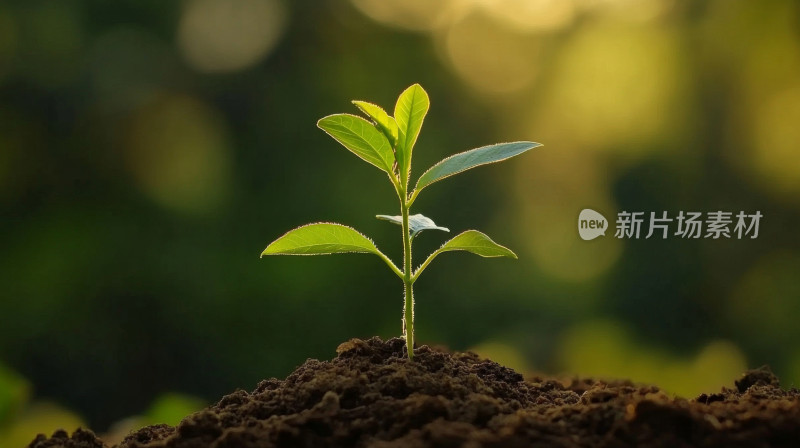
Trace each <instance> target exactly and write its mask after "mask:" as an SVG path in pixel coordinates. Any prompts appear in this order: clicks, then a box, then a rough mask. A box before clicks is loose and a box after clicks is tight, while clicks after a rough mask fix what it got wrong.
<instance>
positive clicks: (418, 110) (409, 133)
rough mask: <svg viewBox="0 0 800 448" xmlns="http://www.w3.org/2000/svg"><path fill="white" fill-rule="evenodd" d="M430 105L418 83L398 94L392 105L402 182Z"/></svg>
mask: <svg viewBox="0 0 800 448" xmlns="http://www.w3.org/2000/svg"><path fill="white" fill-rule="evenodd" d="M430 105H431V102H430V99H429V98H428V93H427V92H425V89H423V88H422V86H420V85H419V84H414V85H413V86H411V87H409V88H407V89H406V90H404V91H403V93H401V94H400V97H399V98H398V99H397V104H396V105H395V106H394V119H395V121H396V122H397V129H398V140H397V160H398V163H399V164H400V177H401V179H402V181H403V182H406V181H407V180H408V176H409V173H410V172H411V153H412V151H413V150H414V144H415V143H416V142H417V136H419V130H420V128H422V122H423V121H424V120H425V115H426V114H427V113H428V108H429V107H430ZM404 185H405V184H404Z"/></svg>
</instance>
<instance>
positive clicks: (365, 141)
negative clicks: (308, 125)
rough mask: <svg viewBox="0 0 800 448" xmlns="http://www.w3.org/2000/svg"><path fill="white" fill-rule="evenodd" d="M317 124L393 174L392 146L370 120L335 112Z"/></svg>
mask: <svg viewBox="0 0 800 448" xmlns="http://www.w3.org/2000/svg"><path fill="white" fill-rule="evenodd" d="M317 126H319V128H320V129H322V130H323V131H325V132H327V133H328V135H330V136H331V137H333V138H334V139H336V141H338V142H339V143H341V144H342V145H343V146H344V147H345V148H347V149H349V150H350V151H351V152H352V153H353V154H355V155H357V156H358V157H361V158H362V159H364V160H365V161H367V162H369V163H371V164H373V165H375V166H377V167H378V168H380V169H382V170H383V171H385V172H387V173H390V174H391V172H392V165H393V164H394V153H393V152H392V147H391V145H390V144H389V140H388V139H387V138H386V136H385V135H383V133H381V131H379V130H378V129H376V128H375V126H373V125H372V123H370V122H369V121H367V120H365V119H363V118H361V117H356V116H355V115H350V114H335V115H329V116H327V117H325V118H322V119H321V120H319V121H318V122H317Z"/></svg>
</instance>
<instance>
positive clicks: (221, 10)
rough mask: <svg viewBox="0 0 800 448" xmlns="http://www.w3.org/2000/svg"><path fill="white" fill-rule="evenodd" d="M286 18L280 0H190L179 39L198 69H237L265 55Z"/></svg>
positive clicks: (186, 7) (184, 12)
mask: <svg viewBox="0 0 800 448" xmlns="http://www.w3.org/2000/svg"><path fill="white" fill-rule="evenodd" d="M286 21H287V13H286V9H285V8H284V6H283V4H282V3H281V2H280V0H229V1H224V2H219V1H215V0H190V1H187V2H185V7H184V11H183V15H182V17H181V22H180V25H179V27H178V43H179V45H180V48H181V51H182V52H183V55H184V56H185V57H186V60H187V62H189V64H191V66H192V67H194V68H195V69H197V70H199V71H201V72H209V73H223V72H234V71H238V70H241V69H244V68H247V67H249V66H251V65H253V64H255V63H257V62H259V61H260V60H261V59H263V58H264V57H265V56H266V55H267V54H268V53H269V52H270V51H271V50H272V49H273V48H274V47H275V45H276V44H277V42H278V39H279V38H280V36H281V34H283V31H284V28H285V26H286Z"/></svg>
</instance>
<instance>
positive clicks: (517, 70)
mask: <svg viewBox="0 0 800 448" xmlns="http://www.w3.org/2000/svg"><path fill="white" fill-rule="evenodd" d="M414 82H419V83H421V84H422V85H423V86H424V87H425V89H426V90H427V91H428V93H429V94H430V97H431V101H432V105H431V110H430V113H429V115H428V117H427V119H426V121H425V126H424V127H423V130H422V133H421V137H420V139H419V141H418V144H417V146H416V150H415V153H414V155H415V168H414V173H416V175H419V173H421V172H422V171H423V170H424V169H425V168H427V167H428V166H430V165H431V164H433V163H435V162H436V161H438V160H439V159H441V158H443V157H445V156H447V155H450V154H452V153H454V152H458V151H463V150H466V149H469V148H472V147H476V146H481V145H485V144H489V143H495V142H498V141H513V140H533V141H538V142H542V143H544V144H545V146H544V147H543V148H541V149H537V150H534V151H533V152H531V153H530V154H526V155H524V156H522V157H520V158H518V159H515V160H514V161H512V162H510V163H507V164H500V165H496V166H491V167H487V168H481V169H480V170H475V171H472V172H470V173H468V174H465V175H463V176H459V177H456V178H454V179H451V180H447V181H446V182H442V183H441V184H437V185H436V186H435V187H433V188H430V189H429V190H426V194H424V195H422V196H421V197H420V199H419V200H418V201H417V203H416V204H415V208H416V212H419V213H424V214H426V215H428V216H430V217H432V218H433V219H434V220H435V221H436V222H437V223H438V224H440V225H443V226H447V227H450V228H451V229H452V230H454V231H461V230H464V229H467V228H476V229H479V230H482V231H485V232H487V233H488V234H489V235H492V237H494V238H495V239H496V240H497V241H498V242H500V243H502V244H505V245H508V246H509V247H511V248H513V249H514V250H515V251H516V252H517V254H518V255H519V260H518V261H512V260H504V259H498V260H485V259H480V258H479V257H474V256H470V255H466V254H452V255H445V256H443V257H441V258H440V259H438V260H437V263H436V264H434V265H433V266H432V267H431V268H430V269H429V270H428V271H427V273H426V275H425V276H423V277H422V279H421V280H420V281H419V282H418V283H417V288H416V289H417V290H416V292H417V294H416V295H417V309H416V311H417V313H416V315H417V337H418V339H419V340H420V342H421V343H436V344H445V345H448V346H449V347H451V348H452V349H458V350H464V349H474V350H476V351H478V352H479V353H482V354H484V355H487V356H491V357H492V358H493V359H495V360H497V361H500V362H503V363H506V364H508V365H511V366H513V367H516V368H519V369H521V370H522V371H525V372H534V371H543V372H550V373H577V374H583V375H599V376H612V377H626V378H632V379H634V380H637V381H644V382H654V383H657V384H660V385H662V386H663V387H664V388H665V389H667V390H668V391H671V392H674V393H677V394H681V395H685V396H693V395H694V394H697V393H699V392H701V391H716V390H718V389H719V387H721V386H723V385H730V384H731V383H732V381H733V379H734V378H735V377H736V376H737V375H738V374H740V373H741V372H742V371H743V370H744V369H745V368H747V367H749V366H750V367H752V366H758V365H761V364H764V363H769V364H770V365H771V366H772V367H773V368H774V370H775V371H776V372H778V374H779V375H780V376H781V378H782V380H783V383H784V385H786V386H792V385H796V384H797V383H798V382H800V325H798V324H797V322H798V317H800V282H799V281H798V274H799V273H800V239H798V237H797V232H798V228H800V172H799V171H800V152H799V151H798V150H800V147H798V142H800V4H798V2H796V1H793V0H784V1H777V0H775V1H760V2H754V1H747V0H716V1H698V2H695V1H678V0H491V1H488V0H442V1H435V2H432V1H429V0H352V1H344V0H342V1H339V0H325V1H292V2H290V1H287V0H227V1H215V0H186V1H179V2H165V1H160V0H127V1H121V0H120V1H115V2H107V1H101V0H93V1H89V0H87V1H77V0H51V1H4V2H3V3H2V4H1V5H0V204H2V219H0V250H2V257H0V285H1V286H0V288H1V289H0V291H1V292H2V297H0V445H2V446H18V445H22V444H24V443H27V441H29V440H30V439H31V438H32V437H33V434H35V433H36V432H39V431H42V432H50V431H52V430H53V429H54V428H55V427H58V426H65V427H67V428H68V429H73V427H74V426H76V425H78V424H86V425H89V426H91V427H92V428H94V429H96V430H98V431H100V432H105V431H111V432H112V433H113V432H115V431H116V433H117V434H120V433H121V434H124V432H125V431H127V430H128V429H130V428H133V427H136V426H140V425H142V424H146V423H150V422H158V421H167V422H171V423H175V422H177V421H178V420H179V418H180V417H181V416H183V415H185V414H186V413H187V412H189V411H190V410H192V409H196V408H197V407H199V406H202V403H203V402H213V401H214V400H216V399H217V398H218V397H220V396H221V395H222V394H224V393H227V392H230V391H232V390H233V389H234V388H237V387H240V388H245V389H252V388H253V387H254V386H255V384H256V383H257V382H258V381H259V380H261V379H263V378H266V377H271V376H276V377H284V376H285V375H287V374H288V373H289V372H291V371H292V370H293V368H294V367H295V366H297V365H299V364H301V363H302V362H303V361H305V359H306V358H309V357H313V358H321V359H329V358H331V357H332V356H334V349H335V348H336V346H337V345H338V344H339V343H341V342H343V341H345V340H347V339H349V338H352V337H370V336H373V335H379V336H381V337H384V338H388V337H392V336H398V335H400V331H401V321H400V319H401V310H402V286H401V284H400V282H398V281H397V279H396V278H394V276H393V275H392V274H391V273H390V272H389V271H388V270H387V269H386V268H385V266H383V265H382V263H381V262H380V261H379V260H378V259H376V258H375V257H372V256H365V255H352V256H335V257H334V256H332V257H310V258H308V257H297V258H294V257H281V258H268V259H263V260H259V258H258V255H259V253H260V251H261V250H262V249H263V248H264V247H265V246H266V245H267V243H269V242H270V241H272V240H273V239H274V238H276V237H277V236H279V235H281V234H282V233H283V232H285V231H286V230H288V229H290V228H293V227H295V226H298V225H301V224H305V223H307V222H313V221H316V220H324V221H334V222H341V223H344V224H348V225H351V226H354V227H356V228H357V229H359V230H360V231H362V232H364V233H366V234H367V235H370V236H372V237H373V238H374V239H375V240H376V242H377V244H378V245H379V247H381V248H382V249H383V250H384V251H385V252H386V253H387V254H388V255H389V256H391V257H394V258H395V259H397V258H398V256H399V254H400V251H401V244H400V235H399V231H398V228H397V227H395V226H393V225H391V224H387V223H385V222H380V221H377V220H375V219H374V217H373V216H374V215H375V214H377V213H388V214H394V213H396V209H397V207H396V203H395V202H396V199H394V197H393V191H392V189H391V186H390V184H389V183H388V182H386V179H385V178H384V176H383V175H382V174H381V173H380V172H379V171H378V170H375V169H374V168H373V167H371V166H369V165H368V164H366V163H363V162H362V161H360V160H358V159H357V158H355V157H354V156H353V155H352V154H350V153H348V152H347V151H346V150H345V149H344V148H342V147H340V146H339V145H338V144H337V143H336V142H334V141H333V140H331V139H330V138H329V137H328V136H326V135H325V134H324V133H323V132H321V131H319V130H318V129H316V127H315V122H316V120H317V119H318V118H320V117H322V116H324V115H328V114H331V113H336V112H345V111H349V112H355V109H354V108H353V107H352V106H351V105H350V103H349V101H350V100H351V99H364V100H368V101H372V102H375V103H378V104H380V105H382V106H384V107H385V108H387V110H391V109H392V106H393V104H394V100H395V99H396V98H397V95H398V94H399V93H400V92H401V91H402V90H403V88H405V87H406V86H408V85H410V84H412V83H414ZM586 207H589V208H593V209H595V210H598V211H601V212H603V213H604V214H605V215H606V217H608V218H609V219H611V220H612V221H613V220H614V217H615V216H616V214H617V213H618V212H619V211H622V210H627V211H643V212H647V213H648V214H649V212H651V211H652V212H657V213H660V212H661V211H668V212H669V213H670V215H675V214H677V212H678V211H701V212H704V213H705V212H710V211H716V210H725V211H732V212H734V213H736V212H738V211H740V210H743V211H745V212H748V213H753V212H755V211H756V210H758V211H760V212H761V213H762V214H763V215H764V218H763V219H762V222H761V229H760V235H759V237H758V238H757V239H742V240H737V239H730V240H710V239H698V240H685V239H681V238H679V237H675V236H673V237H670V238H669V239H667V240H660V239H659V240H656V239H647V240H645V239H640V240H620V239H616V238H613V236H612V233H609V234H608V235H607V236H606V237H604V238H599V239H597V240H594V241H591V242H585V241H581V240H580V239H579V238H578V233H577V229H576V220H577V216H578V213H579V212H580V210H581V209H583V208H586ZM444 238H445V237H444V236H443V235H442V234H437V233H435V232H429V233H428V234H424V235H422V236H421V237H420V238H418V239H417V244H416V254H418V256H420V255H419V254H423V253H425V252H429V251H431V250H433V249H434V248H436V247H438V245H440V244H441V243H442V242H443V241H444ZM419 261H421V260H417V262H419ZM192 397H199V398H192ZM130 416H139V417H130ZM123 419H125V420H123ZM115 422H116V423H115ZM120 422H121V423H120Z"/></svg>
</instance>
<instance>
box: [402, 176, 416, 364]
mask: <svg viewBox="0 0 800 448" xmlns="http://www.w3.org/2000/svg"><path fill="white" fill-rule="evenodd" d="M400 209H401V212H402V215H403V260H404V263H403V285H404V286H405V288H404V291H405V305H404V306H403V334H404V335H405V337H406V348H407V349H408V359H410V360H413V359H414V281H413V279H412V271H411V232H410V231H409V227H408V209H409V204H408V198H407V196H406V195H405V192H403V195H402V197H401V198H400Z"/></svg>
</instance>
